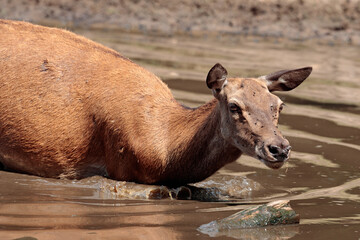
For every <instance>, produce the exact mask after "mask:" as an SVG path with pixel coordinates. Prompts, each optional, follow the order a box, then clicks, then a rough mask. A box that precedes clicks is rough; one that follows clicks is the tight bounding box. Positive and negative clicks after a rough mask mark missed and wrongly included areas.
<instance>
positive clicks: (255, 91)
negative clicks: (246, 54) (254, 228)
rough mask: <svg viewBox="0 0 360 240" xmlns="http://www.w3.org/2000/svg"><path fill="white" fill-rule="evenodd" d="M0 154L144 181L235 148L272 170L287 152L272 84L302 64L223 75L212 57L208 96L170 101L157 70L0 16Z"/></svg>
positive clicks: (177, 176) (295, 77)
mask: <svg viewBox="0 0 360 240" xmlns="http://www.w3.org/2000/svg"><path fill="white" fill-rule="evenodd" d="M0 35H1V37H0V104H1V109H0V162H1V165H3V167H4V168H5V169H9V170H12V171H16V172H21V173H28V174H33V175H38V176H43V177H51V178H68V179H80V178H85V177H88V176H92V175H102V176H107V177H109V178H112V179H116V180H123V181H134V182H138V183H147V184H166V185H181V184H187V183H193V182H198V181H201V180H203V179H205V178H207V177H209V176H210V175H212V174H213V173H215V172H216V171H217V170H218V169H220V168H221V167H223V166H224V165H225V164H227V163H230V162H233V161H235V160H236V159H237V158H239V157H240V155H241V154H242V153H244V154H247V155H250V156H252V157H255V158H257V159H259V160H261V161H262V162H264V163H265V164H266V165H267V166H269V167H270V168H273V169H277V168H280V167H281V166H282V165H283V164H284V162H285V161H287V160H288V158H289V153H290V145H289V142H288V141H287V140H286V139H285V138H284V137H283V136H282V134H281V133H280V131H279V129H278V128H277V124H278V117H279V116H278V115H279V112H280V111H281V108H282V105H283V103H282V101H281V100H280V99H279V98H278V97H277V96H275V95H273V94H272V93H271V92H272V91H276V90H279V91H281V90H282V91H288V90H291V89H293V88H295V87H297V86H298V85H299V84H300V83H302V82H303V81H304V80H305V79H306V78H307V77H308V76H309V75H310V73H311V71H312V68H311V67H306V68H300V69H294V70H284V71H280V72H275V73H272V74H270V75H267V76H263V77H260V78H228V77H227V71H226V70H225V68H224V67H222V66H221V65H220V64H216V65H215V66H214V67H213V68H211V70H210V71H209V73H208V75H207V79H206V84H207V86H208V87H209V88H210V89H211V90H212V94H213V95H214V99H213V100H212V101H210V102H208V103H206V104H204V105H203V106H200V107H198V108H196V109H191V108H186V107H184V106H182V105H181V104H179V103H178V102H177V101H176V100H175V99H174V97H173V95H172V94H171V92H170V90H169V88H168V87H167V86H166V84H164V83H163V82H162V81H161V80H160V79H159V78H158V77H156V76H155V75H154V74H152V73H150V72H149V71H147V70H145V69H144V68H142V67H140V66H138V65H137V64H135V63H133V62H132V61H131V60H129V59H127V58H125V57H122V56H121V55H120V54H119V53H117V52H116V51H114V50H111V49H109V48H107V47H104V46H102V45H100V44H97V43H95V42H93V41H90V40H88V39H86V38H84V37H81V36H78V35H75V34H73V33H70V32H68V31H65V30H60V29H56V28H48V27H42V26H37V25H33V24H30V23H25V22H17V21H8V20H0Z"/></svg>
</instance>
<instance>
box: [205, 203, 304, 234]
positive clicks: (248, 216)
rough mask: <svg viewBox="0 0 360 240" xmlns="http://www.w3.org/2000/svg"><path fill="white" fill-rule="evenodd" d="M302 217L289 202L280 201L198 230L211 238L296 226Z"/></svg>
mask: <svg viewBox="0 0 360 240" xmlns="http://www.w3.org/2000/svg"><path fill="white" fill-rule="evenodd" d="M299 222H300V216H299V214H297V213H296V212H295V211H294V210H293V209H292V208H291V206H290V204H289V201H288V200H279V201H275V202H271V203H268V204H264V205H260V206H255V207H252V208H249V209H245V210H242V211H240V212H237V213H235V214H233V215H231V216H229V217H227V218H224V219H220V220H215V221H212V222H210V223H208V224H204V225H201V226H200V227H199V228H198V230H199V231H200V232H202V233H205V234H208V235H210V236H216V235H218V233H221V232H227V231H231V230H238V229H243V228H254V227H265V226H271V225H283V224H296V223H299Z"/></svg>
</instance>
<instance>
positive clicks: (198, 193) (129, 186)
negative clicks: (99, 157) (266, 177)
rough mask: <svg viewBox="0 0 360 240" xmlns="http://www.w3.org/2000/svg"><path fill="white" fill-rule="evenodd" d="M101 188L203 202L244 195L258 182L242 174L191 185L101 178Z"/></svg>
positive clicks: (118, 194) (112, 193)
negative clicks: (151, 183)
mask: <svg viewBox="0 0 360 240" xmlns="http://www.w3.org/2000/svg"><path fill="white" fill-rule="evenodd" d="M100 185H101V187H100V188H101V192H102V194H103V195H106V197H110V198H121V199H181V200H198V201H206V202H217V201H229V200H231V199H239V198H244V197H248V196H250V195H251V192H252V191H253V190H258V189H259V188H260V185H259V184H258V183H256V182H253V181H251V180H250V179H247V178H245V177H241V178H240V177H233V178H231V179H228V178H226V177H221V178H216V177H213V179H210V180H207V181H204V182H200V183H196V184H194V185H188V186H181V187H178V188H169V187H166V186H157V185H145V184H137V183H132V182H123V181H114V180H111V179H102V180H101V181H100Z"/></svg>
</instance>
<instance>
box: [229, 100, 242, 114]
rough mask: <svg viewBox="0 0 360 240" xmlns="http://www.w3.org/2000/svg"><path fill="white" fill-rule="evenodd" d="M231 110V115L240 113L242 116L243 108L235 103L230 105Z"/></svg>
mask: <svg viewBox="0 0 360 240" xmlns="http://www.w3.org/2000/svg"><path fill="white" fill-rule="evenodd" d="M229 110H230V112H231V113H239V114H241V108H240V107H239V106H238V105H237V104H235V103H230V104H229Z"/></svg>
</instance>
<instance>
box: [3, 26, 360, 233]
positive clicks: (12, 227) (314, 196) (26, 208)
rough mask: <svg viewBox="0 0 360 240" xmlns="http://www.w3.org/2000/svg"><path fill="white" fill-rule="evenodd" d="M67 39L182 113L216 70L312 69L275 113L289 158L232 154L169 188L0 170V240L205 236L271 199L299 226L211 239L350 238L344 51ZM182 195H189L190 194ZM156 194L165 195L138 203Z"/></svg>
mask: <svg viewBox="0 0 360 240" xmlns="http://www.w3.org/2000/svg"><path fill="white" fill-rule="evenodd" d="M78 32H79V33H80V34H82V35H85V36H88V37H90V38H92V39H94V40H95V41H98V42H102V43H104V44H105V45H108V46H110V47H112V48H114V49H116V50H118V51H119V52H121V53H122V54H123V55H125V56H127V57H129V58H131V59H133V60H134V61H135V62H138V63H139V64H140V65H142V66H144V67H146V68H147V69H149V70H151V71H152V72H154V73H156V74H157V75H158V76H160V77H161V78H162V79H164V80H165V82H166V83H167V84H168V85H169V86H170V87H171V88H172V91H173V93H174V95H175V97H176V98H177V99H178V100H179V101H180V102H181V103H183V104H184V105H187V106H190V107H197V106H199V105H200V104H203V103H204V102H206V101H208V100H210V99H211V98H212V96H211V94H210V90H208V88H207V87H206V84H205V78H206V74H207V72H208V70H209V69H210V67H211V66H213V65H214V64H215V63H216V62H220V63H221V64H223V65H224V66H225V67H226V68H227V69H228V71H229V74H230V76H237V75H239V76H247V77H253V76H260V75H263V74H266V73H269V72H273V71H276V70H280V69H284V68H296V67H302V66H308V65H311V66H313V67H314V71H313V73H312V76H311V77H310V78H309V80H307V81H306V83H304V84H303V85H302V86H300V87H299V88H298V89H296V90H294V91H293V92H291V93H289V94H288V93H281V98H282V99H283V100H284V102H285V103H286V104H287V107H285V109H284V111H283V114H282V116H281V117H280V124H281V126H280V128H281V129H282V131H283V133H284V135H285V136H287V137H288V139H289V141H290V142H291V144H292V147H293V155H292V159H290V161H289V163H288V164H286V165H285V166H284V167H283V168H282V169H280V170H278V171H274V170H270V169H268V168H266V167H264V165H262V163H260V162H259V161H258V160H256V159H252V158H249V157H246V156H244V157H241V158H240V159H239V160H237V161H236V162H234V163H232V164H229V165H227V166H225V167H224V168H223V169H221V170H220V171H219V172H218V173H217V174H215V175H214V176H212V177H210V178H209V179H207V180H206V181H204V182H201V183H198V184H195V185H193V186H187V187H184V188H182V189H178V190H176V189H175V190H171V189H167V188H165V187H160V186H145V185H138V184H134V183H123V182H116V181H112V180H108V179H104V178H102V177H92V178H89V179H84V180H80V181H69V180H57V179H44V178H38V177H35V176H28V175H23V174H15V173H9V172H4V171H0V236H1V238H2V239H15V238H21V237H33V238H37V239H65V238H68V239H74V238H78V239H79V238H80V239H81V238H83V239H208V236H207V235H205V234H202V233H200V232H198V231H197V230H196V229H197V228H198V227H199V226H200V225H202V224H204V223H208V222H211V221H213V220H215V219H220V218H224V217H227V216H229V215H231V214H233V213H235V212H237V211H239V209H244V208H246V207H248V206H249V205H251V204H256V203H264V202H268V201H272V200H275V199H289V200H292V203H291V205H292V207H293V208H294V210H295V211H296V212H297V213H299V214H300V219H301V220H300V225H299V226H286V227H271V228H260V229H255V228H254V229H243V230H237V231H231V232H226V233H222V234H224V235H221V236H220V235H217V236H215V237H218V238H219V239H226V238H228V239H231V238H237V239H288V238H292V239H297V238H299V239H318V238H319V237H321V238H329V239H339V238H342V239H358V238H359V237H360V231H359V225H360V219H359V214H360V204H359V202H360V190H359V189H360V188H359V186H360V165H359V156H360V124H359V123H360V115H359V109H360V82H359V81H358V78H356V76H360V59H359V55H358V52H359V51H358V48H357V47H356V46H332V47H330V46H325V45H315V44H314V43H310V44H299V43H292V42H286V41H282V40H279V41H276V42H270V41H268V42H264V41H258V40H256V41H254V39H251V38H232V39H230V40H229V39H227V40H224V39H217V40H216V41H214V40H211V39H201V40H199V39H187V38H182V37H178V38H175V37H174V38H161V37H151V36H145V37H144V36H142V35H132V34H124V33H117V32H98V31H85V30H83V31H80V30H79V31H78ZM0 168H1V166H0ZM196 187H197V188H196ZM194 189H195V190H197V189H200V193H199V194H200V195H196V194H194V193H195V192H194ZM174 191H175V194H176V193H177V194H179V193H180V195H179V196H180V198H182V199H187V198H189V194H190V193H191V194H190V195H191V198H192V199H197V200H201V201H194V200H186V201H183V200H171V197H173V196H174V195H172V192H174ZM176 191H178V192H176ZM189 191H190V192H189ZM201 191H203V192H201ZM149 196H150V197H149ZM163 196H169V198H166V199H162V200H151V199H149V198H152V197H153V198H163ZM204 196H205V198H204ZM209 200H211V201H214V200H221V202H209ZM29 239H30V238H29Z"/></svg>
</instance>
